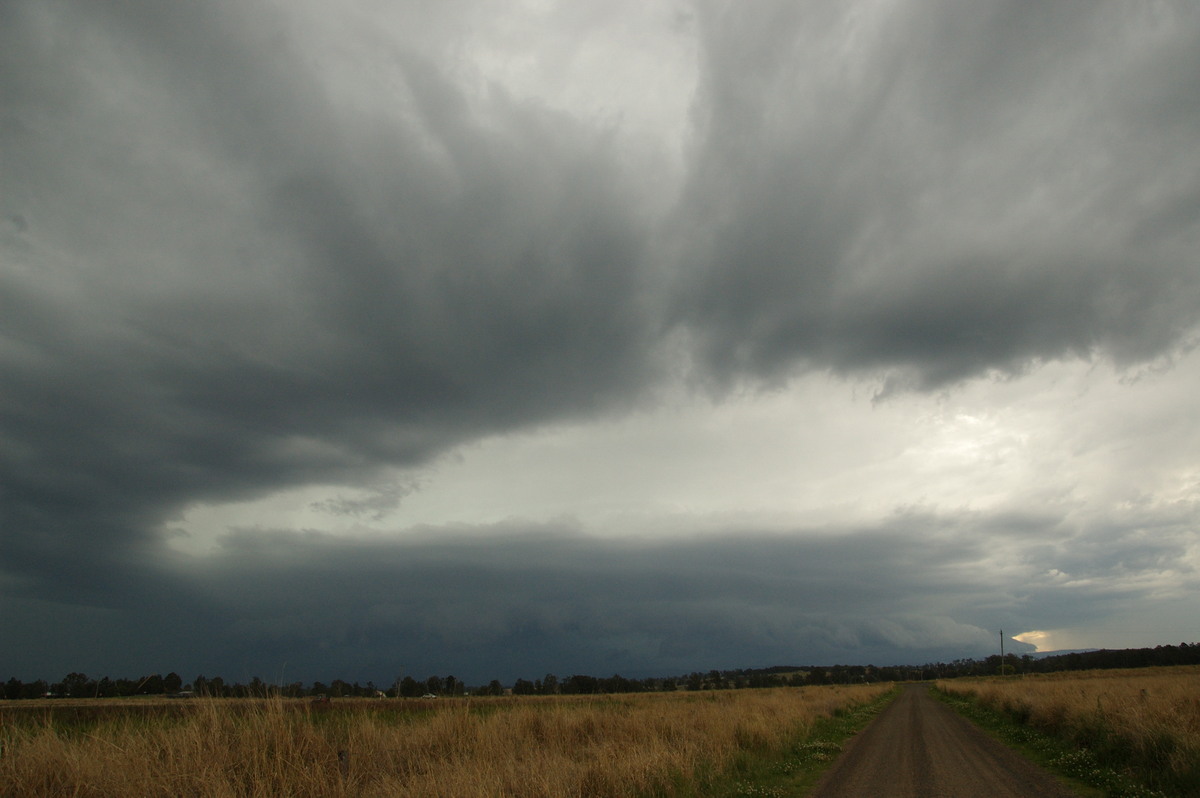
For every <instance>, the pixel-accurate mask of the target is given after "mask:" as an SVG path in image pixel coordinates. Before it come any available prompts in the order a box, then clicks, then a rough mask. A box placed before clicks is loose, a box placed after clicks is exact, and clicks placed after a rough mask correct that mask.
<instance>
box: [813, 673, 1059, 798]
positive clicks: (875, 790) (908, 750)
mask: <svg viewBox="0 0 1200 798" xmlns="http://www.w3.org/2000/svg"><path fill="white" fill-rule="evenodd" d="M1074 795H1075V793H1073V792H1071V791H1070V790H1068V789H1067V788H1066V787H1065V786H1064V785H1063V784H1062V783H1061V782H1059V781H1057V780H1056V779H1055V778H1054V777H1053V776H1051V775H1050V774H1048V773H1046V772H1045V771H1044V770H1041V769H1040V768H1038V767H1037V766H1036V765H1034V764H1033V763H1031V762H1029V761H1028V760H1026V759H1024V758H1022V757H1021V756H1020V755H1019V754H1017V753H1015V752H1013V751H1012V750H1010V749H1008V748H1005V747H1004V746H1003V745H1001V744H1000V743H997V742H996V741H995V740H993V739H992V738H990V737H988V736H987V735H985V734H984V733H983V732H981V731H979V730H978V729H977V728H975V727H974V726H973V725H971V724H970V723H969V722H968V721H966V720H964V719H963V718H961V717H959V716H958V715H956V714H955V713H954V712H953V711H952V710H950V709H949V708H947V707H946V706H944V705H943V704H941V703H940V702H938V701H937V700H935V699H934V698H932V697H930V696H929V692H928V688H927V687H925V686H923V685H911V686H906V687H905V688H904V691H903V692H902V693H901V695H900V697H899V698H897V699H896V700H895V701H894V702H893V703H892V704H891V706H889V707H888V708H887V709H885V710H884V711H883V712H881V713H880V714H879V717H877V718H876V719H875V720H874V721H873V722H872V723H871V725H869V726H868V727H867V728H866V729H865V730H863V731H862V732H861V733H860V734H859V735H858V736H857V737H855V738H854V739H853V740H852V741H851V742H850V744H849V745H847V746H846V750H845V751H844V752H843V753H842V755H841V757H839V758H838V760H837V762H835V763H834V765H833V767H832V768H830V770H829V771H828V772H827V773H826V774H825V776H824V778H822V779H821V782H820V783H819V784H818V785H817V787H816V790H815V791H814V792H813V793H812V795H811V798H858V797H859V796H862V798H959V797H960V796H961V798H981V797H982V796H988V797H989V798H993V797H994V798H1068V797H1069V796H1074Z"/></svg>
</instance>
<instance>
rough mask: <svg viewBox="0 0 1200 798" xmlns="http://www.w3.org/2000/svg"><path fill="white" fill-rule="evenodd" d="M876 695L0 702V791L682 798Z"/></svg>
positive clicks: (851, 691) (110, 795) (115, 795)
mask: <svg viewBox="0 0 1200 798" xmlns="http://www.w3.org/2000/svg"><path fill="white" fill-rule="evenodd" d="M890 688H891V685H890V684H883V685H861V686H852V687H843V686H830V687H806V688H779V689H770V690H736V691H732V690H731V691H719V692H698V693H690V692H689V693H665V694H639V695H629V696H595V697H574V696H573V697H565V696H559V697H521V698H472V699H449V700H447V699H440V700H437V701H433V700H430V701H420V700H396V699H392V700H379V701H375V700H368V699H345V700H334V701H332V702H329V703H328V704H313V703H310V702H308V701H306V700H287V699H265V700H236V699H220V700H216V699H198V700H189V701H144V700H143V701H124V702H120V701H117V700H112V699H110V700H99V701H55V702H46V703H41V704H34V703H33V702H12V703H2V704H0V744H2V745H3V750H2V751H0V795H29V796H105V798H122V797H123V796H139V798H141V797H142V796H172V798H174V796H279V795H305V796H422V797H423V798H426V797H431V796H446V797H447V798H449V797H450V796H455V797H458V796H461V797H462V798H468V797H476V796H511V797H512V798H526V797H528V798H534V797H535V796H536V797H539V798H541V797H544V798H564V797H565V796H635V795H644V796H691V795H699V794H702V792H703V789H704V787H705V785H706V784H708V783H709V782H710V781H711V780H713V779H716V778H719V777H720V776H721V774H724V773H727V772H728V771H729V770H730V769H731V768H732V767H733V766H734V765H735V764H736V762H737V760H738V758H739V757H742V756H745V755H747V754H755V755H759V754H763V753H769V752H771V751H774V750H783V749H786V748H788V747H789V746H795V745H796V744H797V741H799V740H802V739H803V738H804V737H805V735H807V734H808V733H809V732H810V731H811V730H812V729H813V728H814V724H816V723H817V722H818V721H819V720H820V719H822V718H827V717H830V716H832V715H834V714H835V713H839V712H844V711H846V710H848V709H850V708H852V707H855V706H858V705H861V704H864V703H866V702H868V701H870V700H872V699H873V698H877V697H878V696H880V695H882V694H883V693H885V692H887V691H888V690H890Z"/></svg>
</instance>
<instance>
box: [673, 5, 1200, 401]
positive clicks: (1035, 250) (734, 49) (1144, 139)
mask: <svg viewBox="0 0 1200 798" xmlns="http://www.w3.org/2000/svg"><path fill="white" fill-rule="evenodd" d="M862 11H863V9H862V8H861V7H859V6H856V5H853V4H843V3H828V4H827V3H804V4H795V3H787V4H756V5H755V6H754V7H752V8H749V9H748V8H745V7H743V6H740V5H737V6H733V5H725V4H719V3H713V4H702V8H701V13H700V14H699V19H700V26H699V27H700V30H701V41H702V52H703V58H702V67H703V71H702V76H703V78H702V82H701V89H700V92H699V97H698V100H697V111H696V113H697V116H698V117H699V119H700V143H699V144H698V147H697V149H698V155H697V157H696V158H695V167H696V168H695V169H694V171H693V172H692V175H691V183H690V185H689V187H688V189H687V200H686V201H685V205H684V207H683V211H682V214H681V224H682V225H683V226H684V227H685V228H686V230H687V232H688V234H689V235H690V236H691V237H692V242H693V243H692V246H691V247H690V249H689V250H688V257H687V261H686V263H684V264H683V265H681V269H682V270H684V271H686V272H687V273H688V278H687V280H686V281H685V282H683V284H682V285H681V286H680V294H679V301H678V305H677V307H678V312H679V314H680V317H681V318H682V319H683V320H684V322H685V324H686V325H688V327H689V328H690V329H692V330H693V332H694V337H695V339H696V341H697V343H698V345H699V347H700V354H701V357H702V359H703V360H704V362H706V363H707V364H708V365H709V366H710V367H711V368H712V369H714V371H715V372H716V373H717V374H719V375H738V374H750V375H754V376H759V377H762V376H770V375H772V374H773V373H776V372H778V371H779V370H780V369H786V368H788V367H803V366H805V365H814V364H815V365H818V366H828V367H832V368H834V369H836V370H839V371H856V370H866V369H880V368H883V369H889V370H893V371H894V372H896V373H897V375H898V376H900V377H904V378H907V379H908V380H910V381H914V382H915V384H918V385H927V386H928V385H936V384H940V383H944V382H946V381H950V380H957V379H961V378H963V377H966V376H969V375H972V374H977V373H980V372H982V371H986V370H988V369H999V370H1004V371H1007V370H1014V369H1015V370H1019V369H1021V368H1022V367H1023V366H1024V365H1025V364H1028V363H1029V362H1031V361H1037V360H1039V359H1052V358H1057V357H1062V356H1088V355H1090V354H1091V353H1093V352H1094V351H1102V352H1105V353H1107V354H1108V355H1110V356H1112V357H1114V358H1116V359H1118V360H1120V361H1128V360H1131V359H1134V360H1136V359H1140V358H1144V357H1147V356H1151V355H1152V354H1153V353H1155V352H1160V351H1162V350H1163V349H1164V348H1165V347H1169V346H1170V345H1171V344H1172V342H1174V341H1176V340H1177V339H1178V337H1179V336H1180V335H1181V334H1182V333H1184V332H1186V331H1187V330H1188V329H1190V328H1191V327H1192V326H1194V324H1195V323H1196V319H1197V307H1198V294H1197V283H1196V280H1195V274H1196V262H1195V254H1194V246H1195V243H1196V241H1197V236H1198V228H1197V220H1198V218H1200V205H1198V204H1197V198H1198V197H1200V193H1198V189H1200V182H1198V181H1200V177H1198V176H1200V170H1198V164H1197V158H1196V156H1195V152H1194V149H1193V148H1191V147H1190V146H1188V145H1187V144H1186V143H1185V142H1187V141H1188V140H1189V139H1194V138H1195V136H1196V134H1197V132H1200V130H1198V126H1200V117H1198V116H1197V108H1198V102H1200V99H1198V98H1200V93H1198V92H1197V91H1196V88H1197V87H1196V84H1195V80H1194V79H1190V78H1181V76H1182V75H1184V74H1194V72H1193V69H1192V68H1193V67H1194V66H1195V65H1196V57H1195V55H1194V53H1195V50H1196V48H1195V47H1194V44H1195V42H1196V39H1197V36H1198V33H1200V14H1197V12H1196V9H1195V8H1194V7H1191V6H1186V5H1182V4H1168V5H1165V6H1156V7H1155V8H1154V9H1150V8H1148V7H1139V8H1137V9H1133V8H1131V7H1129V6H1128V5H1126V4H1120V3H1054V4H1049V3H1045V4H1035V5H1034V6H1030V5H1029V4H1027V3H1006V2H997V3H988V4H985V5H971V6H964V5H962V4H958V3H925V4H904V5H901V6H896V7H895V8H894V10H893V11H891V12H890V13H889V15H888V16H887V18H886V19H883V20H871V19H870V18H869V17H867V16H866V15H864V14H863V13H862ZM872 23H874V24H872Z"/></svg>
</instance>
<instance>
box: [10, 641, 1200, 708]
mask: <svg viewBox="0 0 1200 798" xmlns="http://www.w3.org/2000/svg"><path fill="white" fill-rule="evenodd" d="M1162 665H1200V643H1192V644H1190V645H1189V644H1188V643H1180V644H1179V645H1178V646H1156V647H1154V648H1135V649H1122V650H1107V649H1104V650H1100V651H1083V652H1073V653H1069V654H1060V655H1056V656H1051V657H1041V658H1035V657H1032V656H1029V655H1028V654H1026V655H1024V656H1017V655H1015V654H1009V655H1007V656H1005V657H1004V659H1003V660H1001V658H1000V656H999V655H998V654H994V655H992V656H990V657H987V658H985V659H957V660H954V661H953V662H949V663H946V662H937V663H927V664H925V665H886V666H882V667H876V666H874V665H832V666H809V667H797V666H790V665H779V666H775V667H771V668H754V669H745V670H724V671H718V670H710V671H708V672H707V673H702V672H699V671H696V672H693V673H690V674H686V675H682V676H668V677H662V678H650V679H626V678H625V677H623V676H620V675H615V674H614V675H613V676H610V677H607V678H602V677H595V676H585V675H580V674H576V675H573V676H570V677H567V678H565V679H559V678H558V677H557V676H555V675H554V674H552V673H548V674H546V675H545V676H543V677H542V678H541V679H536V680H534V681H529V680H528V679H517V680H516V682H514V683H513V686H512V688H511V692H512V694H513V695H589V694H597V693H642V692H669V691H674V690H742V689H755V688H765V687H804V686H809V685H821V684H861V683H868V682H896V681H910V680H931V679H954V678H958V677H967V676H992V675H996V674H1001V673H1050V672H1053V671H1071V670H1102V669H1108V668H1147V667H1152V666H1162ZM506 692H508V690H506V689H505V688H504V687H503V686H502V685H501V683H500V681H499V680H497V679H493V680H492V681H491V682H489V683H488V684H486V685H480V686H474V687H470V686H468V685H466V684H465V683H463V682H462V681H461V680H459V679H456V678H455V677H454V676H444V677H442V676H430V677H429V678H427V679H425V680H424V681H418V680H417V679H414V678H413V677H411V676H405V677H403V678H397V679H396V680H395V681H394V682H393V683H392V684H391V685H390V686H388V687H387V688H385V689H381V688H379V687H377V686H376V685H375V683H374V682H370V681H369V682H367V683H366V684H365V685H360V684H359V683H358V682H354V683H350V682H346V681H343V680H341V679H334V680H333V681H332V682H329V683H328V684H325V683H324V682H313V683H312V684H310V685H308V686H307V687H306V686H305V685H304V684H303V683H301V682H292V683H289V684H281V685H280V684H268V683H266V682H264V681H263V680H262V679H260V678H259V677H257V676H255V677H254V678H253V679H251V680H250V682H249V683H248V684H242V683H239V682H234V683H228V682H226V681H225V680H224V679H222V678H221V677H220V676H213V677H212V678H208V677H205V676H203V675H201V676H197V677H196V678H195V679H193V680H192V681H191V682H186V683H185V682H184V681H183V679H182V677H180V675H179V674H178V673H174V672H171V673H168V674H167V675H166V676H162V675H160V674H150V675H149V676H142V677H141V678H139V679H110V678H109V677H107V676H105V677H103V678H102V679H92V678H89V677H88V676H87V675H85V674H83V673H75V672H72V673H68V674H67V675H66V676H64V677H63V678H62V680H61V681H58V682H52V683H51V682H46V681H45V680H42V679H39V680H37V681H33V682H22V681H21V680H19V679H17V678H15V677H14V678H11V679H9V680H8V681H7V682H5V683H4V684H3V686H2V689H0V697H3V698H5V699H8V700H16V699H28V698H44V697H47V696H49V697H62V698H115V697H132V696H140V695H176V696H178V695H201V696H211V697H215V698H255V697H265V696H283V697H285V698H304V697H314V696H327V697H330V698H352V697H358V698H371V697H381V696H386V697H389V698H418V697H421V696H425V695H435V696H460V695H467V694H470V695H495V696H499V695H504V694H505V693H506Z"/></svg>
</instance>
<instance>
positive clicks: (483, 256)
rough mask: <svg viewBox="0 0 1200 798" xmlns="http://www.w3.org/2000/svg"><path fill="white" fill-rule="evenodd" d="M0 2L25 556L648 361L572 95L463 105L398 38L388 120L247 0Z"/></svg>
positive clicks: (351, 469) (512, 414) (452, 426)
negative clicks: (360, 103)
mask: <svg viewBox="0 0 1200 798" xmlns="http://www.w3.org/2000/svg"><path fill="white" fill-rule="evenodd" d="M7 14H8V17H9V19H10V21H11V23H12V24H11V25H9V26H6V29H5V31H6V37H5V38H6V47H5V53H6V55H5V57H6V62H7V65H8V68H6V69H5V70H4V75H5V95H4V96H5V97H6V103H5V109H4V113H5V126H4V152H5V164H4V166H5V172H6V174H8V175H12V176H13V179H12V180H11V182H8V183H7V184H6V186H7V189H8V190H7V191H6V197H5V199H4V202H5V205H6V207H5V208H4V210H5V212H6V214H7V216H8V218H9V219H20V220H22V221H21V223H20V224H16V223H13V224H12V225H10V227H11V228H12V230H10V231H6V235H7V236H10V237H12V236H16V237H18V238H20V239H21V243H22V244H23V246H24V248H23V249H16V248H15V247H14V248H12V249H10V250H9V255H10V261H9V263H8V268H6V269H5V271H4V273H3V275H2V277H0V279H3V282H4V291H3V294H2V296H3V300H2V301H3V305H4V307H3V310H4V314H3V321H2V322H0V324H2V325H3V332H4V336H5V341H6V346H5V349H4V357H5V365H4V367H5V377H6V379H5V387H4V393H3V406H2V407H3V413H4V420H5V423H4V430H3V436H4V443H5V445H4V454H3V455H0V457H2V458H3V463H2V465H0V468H2V469H3V484H4V486H5V497H4V506H5V511H4V512H5V516H6V523H5V524H4V528H5V533H4V537H5V541H4V545H5V547H6V549H7V550H8V555H9V556H8V558H7V563H8V564H9V565H10V567H12V566H14V565H16V567H17V568H18V569H20V570H23V571H25V572H26V573H27V574H30V573H35V572H36V570H37V569H38V568H39V567H44V568H45V569H46V571H47V572H50V573H51V574H53V573H56V572H57V571H58V570H59V569H60V568H61V567H62V566H61V564H60V563H61V558H62V557H63V556H64V555H65V556H67V557H69V558H73V557H75V556H77V553H83V552H86V553H87V555H88V556H89V557H97V558H99V563H98V565H100V566H103V565H106V564H110V563H108V560H109V559H111V558H113V557H116V558H121V559H123V558H125V557H126V556H127V555H126V554H125V553H124V552H120V551H118V549H120V548H122V547H123V546H124V545H126V544H130V543H134V542H136V541H137V540H139V539H143V540H144V539H145V537H146V535H147V530H148V528H149V527H151V526H152V524H153V521H154V520H155V517H156V516H159V517H161V514H162V513H163V512H164V511H166V510H169V509H170V508H173V507H176V506H178V505H179V504H180V503H182V502H185V501H187V500H193V499H197V498H201V497H204V498H214V497H225V498H235V497H237V496H244V495H253V494H255V493H257V492H260V491H263V490H266V489H269V488H272V487H278V486H281V485H288V484H295V483H303V482H306V481H311V480H315V479H329V480H334V481H349V480H351V479H354V478H358V477H361V476H362V475H363V474H369V472H370V471H371V470H372V469H373V468H375V467H376V466H378V465H379V464H381V463H400V464H404V463H409V464H411V463H417V462H421V461H423V460H425V459H426V458H428V457H429V456H430V455H432V454H434V453H437V452H439V451H442V450H444V449H445V448H446V447H448V446H450V445H452V444H454V443H457V442H459V441H462V440H463V439H465V438H469V437H471V436H473V435H477V434H481V433H484V432H489V431H495V430H502V429H506V428H511V427H513V426H514V425H519V424H523V423H528V422H536V421H543V420H546V419H550V418H554V417H559V416H563V415H571V414H579V413H585V412H591V411H594V410H595V409H597V408H599V407H603V406H606V405H610V404H612V403H613V402H614V401H619V400H621V397H622V395H623V394H624V393H625V392H626V390H627V388H628V387H629V386H631V385H632V386H636V385H637V384H638V383H639V382H640V381H641V380H642V373H643V371H644V369H645V368H646V362H645V361H646V358H647V355H646V351H647V349H648V348H650V347H651V346H652V345H651V344H648V343H647V342H646V341H645V340H644V336H645V330H644V328H645V326H646V325H645V321H644V319H642V318H641V313H640V310H639V303H638V301H637V299H636V296H637V287H638V282H639V278H638V276H637V273H636V269H637V267H638V265H639V259H640V254H639V250H640V248H641V244H640V243H639V240H640V239H639V236H640V235H641V231H640V224H641V223H640V222H639V221H638V220H637V219H635V218H634V217H633V209H632V208H630V207H629V206H628V205H627V204H626V203H625V202H624V200H622V199H620V198H619V196H618V193H617V189H618V186H617V185H616V183H615V182H614V179H613V178H612V177H611V174H613V173H615V172H616V171H617V170H615V169H613V168H611V163H610V160H611V158H612V153H611V152H609V151H608V150H607V149H606V147H605V144H604V142H603V141H601V140H600V139H599V138H597V137H596V136H593V135H591V134H589V133H588V132H587V131H585V130H583V129H581V128H578V127H577V126H576V125H575V124H574V123H573V122H571V121H570V120H568V119H566V118H565V117H562V116H556V115H554V114H551V113H549V112H545V111H543V110H540V109H537V108H534V107H530V106H521V105H517V104H515V103H513V102H511V101H509V100H507V99H506V98H505V97H504V96H503V95H501V94H499V93H498V94H496V95H495V96H494V98H493V99H492V100H491V101H489V102H488V103H487V104H486V107H484V108H483V109H472V108H471V107H469V105H468V102H467V100H466V98H465V97H464V96H462V95H461V94H460V93H459V92H458V90H457V89H455V88H454V87H453V86H451V85H450V84H449V83H448V82H447V81H446V79H445V77H444V76H442V75H441V74H440V73H439V70H438V69H437V68H436V67H435V65H433V64H430V63H427V62H426V61H424V60H422V59H423V57H422V56H421V55H420V54H413V53H409V52H406V51H404V50H403V49H398V50H397V52H395V53H391V54H389V55H390V57H389V58H388V59H387V60H386V62H385V63H384V66H386V67H387V69H388V70H389V74H390V75H391V77H392V78H393V80H394V82H395V83H397V84H399V85H398V86H396V87H394V88H395V95H391V94H384V95H382V96H378V97H375V98H374V99H375V100H376V101H377V102H378V104H379V106H380V110H379V111H378V115H373V114H371V113H365V112H363V113H361V115H360V117H359V118H353V117H352V118H349V119H342V118H339V117H340V116H341V115H343V114H346V113H350V112H349V111H347V110H346V109H342V108H338V107H336V105H335V103H334V101H333V100H332V99H330V98H329V97H326V96H323V95H322V93H321V92H320V90H319V86H320V80H319V78H320V75H318V74H314V72H313V70H312V68H311V65H310V63H309V61H308V57H310V56H311V57H319V56H321V54H320V53H306V52H298V51H296V50H294V49H293V48H292V47H291V46H289V43H288V41H287V37H286V33H287V31H286V20H285V19H283V18H275V17H273V16H272V15H270V14H269V13H266V12H263V11H262V10H261V9H258V10H256V9H248V10H245V11H243V10H242V9H241V7H240V5H239V4H229V5H226V6H222V5H219V4H216V5H209V6H205V7H203V8H201V7H186V8H185V7H176V6H163V5H162V4H157V3H149V4H138V3H130V4H107V5H102V4H95V5H89V6H86V7H84V8H76V7H74V6H73V5H71V4H21V3H17V4H12V5H10V6H9V10H8V12H7ZM397 106H399V107H400V108H401V109H402V111H403V113H401V114H399V115H391V114H385V111H390V110H391V109H394V108H395V107H397ZM26 220H27V221H26ZM114 546H115V547H116V548H114ZM97 571H98V573H102V572H103V571H104V568H103V567H98V568H97Z"/></svg>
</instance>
